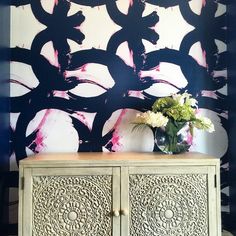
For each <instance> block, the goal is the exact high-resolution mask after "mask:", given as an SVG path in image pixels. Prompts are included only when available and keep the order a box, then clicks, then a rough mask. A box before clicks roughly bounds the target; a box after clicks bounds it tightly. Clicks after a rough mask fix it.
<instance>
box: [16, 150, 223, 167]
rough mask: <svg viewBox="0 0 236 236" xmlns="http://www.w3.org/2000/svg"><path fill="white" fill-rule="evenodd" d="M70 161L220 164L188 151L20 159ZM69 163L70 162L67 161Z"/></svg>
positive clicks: (42, 162) (26, 161)
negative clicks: (181, 152) (170, 153)
mask: <svg viewBox="0 0 236 236" xmlns="http://www.w3.org/2000/svg"><path fill="white" fill-rule="evenodd" d="M66 161H68V162H69V163H70V164H72V165H73V164H79V163H82V164H93V163H96V164H100V165H110V166H115V165H116V164H119V165H125V164H127V163H129V164H132V163H135V164H137V163H140V164H143V163H145V164H147V165H153V164H158V165H160V164H162V163H163V164H170V163H171V164H173V165H178V164H181V165H185V164H186V165H187V164H189V163H191V164H195V165H206V164H207V165H215V164H219V159H218V158H215V157H213V156H210V155H206V154H202V153H196V152H187V153H183V154H175V155H167V154H163V153H154V152H149V153H147V152H146V153H141V152H140V153H137V152H116V153H105V152H85V153H83V152H80V153H51V154H49V153H48V154H37V155H34V156H30V157H28V158H25V159H23V160H21V161H20V163H21V165H34V166H35V165H39V166H40V165H43V166H44V165H50V164H53V165H57V164H58V165H60V164H62V163H65V162H66ZM67 164H68V163H67Z"/></svg>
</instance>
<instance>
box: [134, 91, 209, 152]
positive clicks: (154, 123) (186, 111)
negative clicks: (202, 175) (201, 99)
mask: <svg viewBox="0 0 236 236" xmlns="http://www.w3.org/2000/svg"><path fill="white" fill-rule="evenodd" d="M134 123H135V124H136V125H135V127H134V128H137V127H140V126H142V125H148V126H150V127H151V128H154V129H155V143H156V144H157V146H158V148H159V149H160V150H161V151H163V152H165V153H169V154H175V153H181V152H186V151H188V149H189V148H190V146H191V145H192V137H193V129H194V128H197V129H203V130H206V131H208V132H213V131H214V125H213V123H212V122H211V120H210V119H209V118H207V117H201V116H200V115H199V114H198V113H197V100H196V99H194V98H192V95H191V94H189V93H187V92H184V93H183V94H173V95H172V96H170V97H163V98H159V99H157V100H156V101H155V103H154V104H153V106H152V110H151V111H147V112H144V113H138V114H137V116H136V119H135V121H134Z"/></svg>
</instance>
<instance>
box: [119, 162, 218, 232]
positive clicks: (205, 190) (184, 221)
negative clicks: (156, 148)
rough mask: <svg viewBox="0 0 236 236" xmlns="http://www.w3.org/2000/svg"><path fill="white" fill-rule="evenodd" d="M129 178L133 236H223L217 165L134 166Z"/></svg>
mask: <svg viewBox="0 0 236 236" xmlns="http://www.w3.org/2000/svg"><path fill="white" fill-rule="evenodd" d="M126 175H127V176H128V181H127V183H125V185H126V186H123V191H124V193H123V194H124V195H125V194H127V197H128V198H129V201H127V203H125V204H127V205H126V206H124V208H126V209H129V217H127V219H126V221H129V222H128V223H127V222H126V230H128V231H129V235H130V236H149V235H150V236H219V235H220V229H219V225H220V222H217V219H218V218H219V217H216V214H217V211H216V209H217V207H219V206H218V205H217V202H218V201H216V198H217V192H216V188H215V183H214V182H215V168H214V167H213V166H206V167H204V166H200V167H199V166H198V167H196V166H195V167H194V166H182V167H181V166H174V167H168V166H167V167H166V166H165V167H156V168H155V167H151V168H144V167H137V168H135V167H130V168H129V169H128V170H127V173H126ZM127 189H129V191H128V192H127V191H126V190H127ZM124 230H125V229H124Z"/></svg>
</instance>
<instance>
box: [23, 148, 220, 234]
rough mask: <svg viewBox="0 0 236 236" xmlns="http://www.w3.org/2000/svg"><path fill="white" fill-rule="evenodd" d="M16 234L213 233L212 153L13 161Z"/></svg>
mask: <svg viewBox="0 0 236 236" xmlns="http://www.w3.org/2000/svg"><path fill="white" fill-rule="evenodd" d="M19 196H20V204H19V235H20V236H31V235H32V236H50V235H53V236H60V235H61V236H220V235H221V233H220V228H221V226H220V197H219V160H218V159H216V158H211V157H209V156H206V155H203V154H197V153H187V154H183V155H174V156H168V155H158V154H153V153H149V154H148V153H145V154H144V153H119V154H118V153H116V154H114V153H113V154H110V153H109V154H108V153H107V154H105V153H81V154H51V155H36V156H34V157H30V158H27V159H25V160H23V161H21V162H20V189H19Z"/></svg>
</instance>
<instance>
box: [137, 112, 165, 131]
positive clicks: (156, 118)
mask: <svg viewBox="0 0 236 236" xmlns="http://www.w3.org/2000/svg"><path fill="white" fill-rule="evenodd" d="M135 123H137V124H147V125H149V126H151V127H153V128H155V127H165V126H166V125H167V123H168V118H167V117H165V116H163V115H162V113H160V112H156V113H155V112H152V111H147V112H144V113H141V114H140V113H139V114H137V116H136V119H135Z"/></svg>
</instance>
